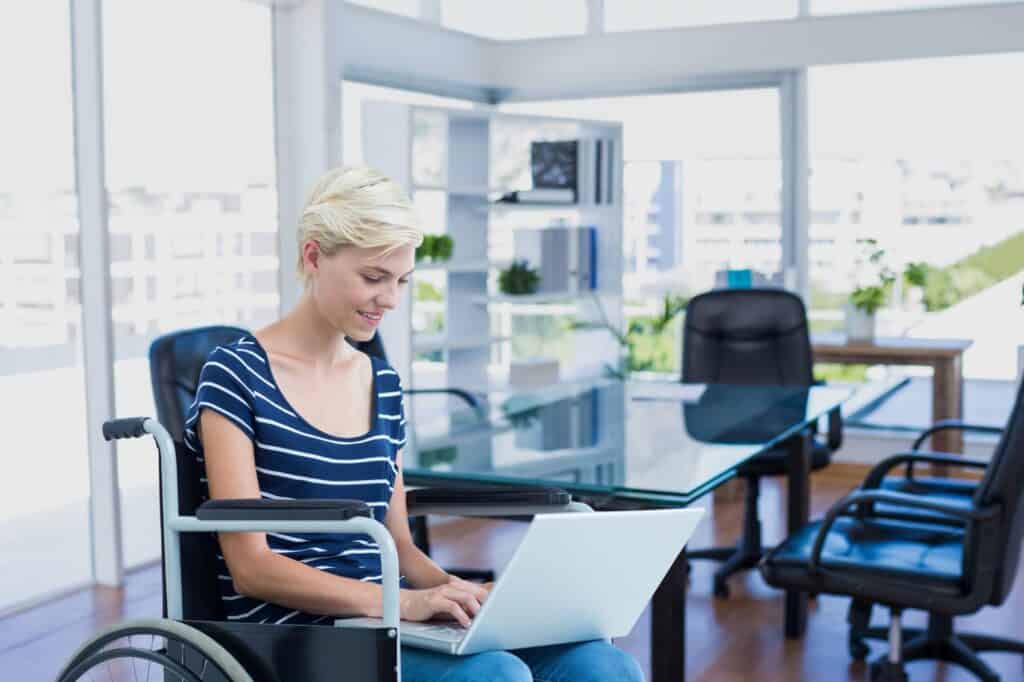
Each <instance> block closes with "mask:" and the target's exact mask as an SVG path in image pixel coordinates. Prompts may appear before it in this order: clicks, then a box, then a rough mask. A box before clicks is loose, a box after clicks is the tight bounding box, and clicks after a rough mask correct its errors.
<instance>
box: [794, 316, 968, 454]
mask: <svg viewBox="0 0 1024 682" xmlns="http://www.w3.org/2000/svg"><path fill="white" fill-rule="evenodd" d="M972 343H974V342H973V341H971V340H969V339H911V338H906V337H876V338H875V339H874V340H873V341H867V342H865V341H858V342H848V341H847V340H846V337H845V336H844V335H843V334H831V333H830V334H812V335H811V347H812V348H813V350H814V361H815V362H837V363H841V364H865V365H925V366H928V367H931V368H932V369H933V370H934V374H933V375H932V421H933V422H935V421H940V420H942V419H962V418H963V381H964V377H963V354H964V351H965V350H967V349H968V348H969V347H970V346H971V344H972ZM963 448H964V440H963V433H962V432H961V431H957V430H950V431H942V432H940V433H937V434H935V436H934V437H933V438H932V449H933V450H938V451H939V452H963Z"/></svg>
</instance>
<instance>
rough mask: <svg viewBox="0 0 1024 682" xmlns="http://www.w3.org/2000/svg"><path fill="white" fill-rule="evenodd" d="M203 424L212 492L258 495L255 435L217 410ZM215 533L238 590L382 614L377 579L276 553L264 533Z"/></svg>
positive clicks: (297, 604) (318, 608)
mask: <svg viewBox="0 0 1024 682" xmlns="http://www.w3.org/2000/svg"><path fill="white" fill-rule="evenodd" d="M199 427H200V429H201V432H200V434H201V435H200V437H201V439H202V442H203V453H204V459H205V464H206V477H207V479H208V481H209V485H210V498H211V499H215V500H219V499H240V498H259V496H260V488H259V483H258V482H257V480H256V464H255V459H254V455H253V446H252V441H250V440H249V439H248V438H247V437H246V435H245V434H244V433H242V431H240V430H239V429H238V427H237V426H235V425H234V424H232V423H231V421H229V420H228V419H227V418H226V417H223V416H222V415H220V414H218V413H217V412H214V411H213V410H203V413H202V415H200V418H199ZM217 538H218V540H219V541H220V547H221V551H222V552H223V554H224V560H225V561H226V562H227V565H228V570H229V571H230V573H231V577H232V579H233V580H234V584H235V590H236V591H237V592H238V593H239V594H244V595H245V596H247V597H252V598H253V599H259V600H261V601H269V602H274V603H275V604H280V605H282V606H287V607H289V608H292V609H299V610H301V611H305V612H307V613H317V614H338V615H341V614H345V615H348V614H351V615H365V616H374V617H379V616H380V615H381V608H382V602H383V597H382V592H381V588H380V586H379V585H375V584H373V583H365V582H361V581H358V580H352V579H348V578H341V577H339V576H335V575H332V574H330V573H327V572H325V571H321V570H318V569H315V568H311V567H309V566H307V565H306V564H303V563H302V562H299V561H295V560H294V559H290V558H288V557H286V556H282V555H280V554H275V553H274V552H272V551H271V550H270V547H269V546H268V545H267V536H266V534H265V533H218V534H217Z"/></svg>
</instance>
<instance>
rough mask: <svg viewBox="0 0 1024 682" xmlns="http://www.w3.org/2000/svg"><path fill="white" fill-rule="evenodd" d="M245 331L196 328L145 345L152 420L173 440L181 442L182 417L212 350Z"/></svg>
mask: <svg viewBox="0 0 1024 682" xmlns="http://www.w3.org/2000/svg"><path fill="white" fill-rule="evenodd" d="M248 333H249V332H248V331H247V330H245V329H242V328H241V327H223V326H216V327H197V328H195V329H183V330H182V331H178V332H172V333H170V334H164V335H163V336H161V337H159V338H157V339H156V340H155V341H153V343H152V344H150V346H149V374H150V381H151V383H152V385H153V402H154V403H155V405H156V418H157V421H159V422H160V423H161V424H163V426H164V428H166V429H167V430H168V431H169V432H170V433H171V438H173V439H174V440H175V441H183V440H184V439H185V434H184V430H185V415H186V414H187V413H188V408H189V407H190V406H191V405H192V401H193V400H195V397H196V388H197V387H198V386H199V372H200V371H201V370H202V369H203V363H205V362H206V357H207V356H208V355H209V354H210V353H211V352H212V351H213V349H214V348H216V347H217V346H220V345H224V344H228V343H231V342H232V341H235V340H237V339H238V338H239V337H241V336H244V335H246V334H248Z"/></svg>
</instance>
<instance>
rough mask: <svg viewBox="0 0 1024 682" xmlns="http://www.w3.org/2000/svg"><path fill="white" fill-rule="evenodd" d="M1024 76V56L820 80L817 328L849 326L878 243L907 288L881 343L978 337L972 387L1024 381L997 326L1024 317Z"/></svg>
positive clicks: (815, 186)
mask: <svg viewBox="0 0 1024 682" xmlns="http://www.w3.org/2000/svg"><path fill="white" fill-rule="evenodd" d="M1022 70H1024V54H1007V55H992V56H979V57H955V58H946V59H931V60H918V61H906V62H896V63H879V64H864V65H848V66H831V67H821V68H816V69H812V70H811V71H810V75H809V85H808V94H809V119H810V121H811V122H812V125H811V126H810V128H809V131H810V149H811V185H810V199H811V208H812V223H811V226H810V244H811V246H810V258H809V260H810V263H811V265H810V272H809V276H810V283H811V299H810V303H811V305H810V314H811V317H812V326H813V327H814V328H816V329H827V328H841V327H842V324H843V313H842V308H843V306H844V305H845V304H846V301H847V298H848V296H849V293H850V292H851V290H852V289H853V287H854V286H855V285H857V284H858V283H860V284H865V283H870V282H867V281H865V277H869V276H870V273H867V272H866V270H867V268H865V267H863V266H860V267H858V264H857V260H858V256H860V255H862V254H863V252H864V250H865V248H872V247H871V245H870V243H868V242H867V240H874V241H875V242H876V246H877V248H878V249H882V250H884V252H885V261H886V262H887V263H888V265H889V267H890V268H891V270H892V271H893V272H894V274H896V275H897V277H896V279H895V281H894V282H893V285H892V286H891V289H890V291H889V292H888V293H889V296H888V300H887V303H886V305H885V307H884V308H883V309H882V310H881V311H880V313H879V333H882V334H906V335H910V336H917V337H940V338H941V337H954V338H970V339H972V340H973V341H974V345H973V346H972V347H971V348H970V349H968V351H967V353H966V354H965V356H964V372H965V374H966V376H967V377H968V378H972V377H974V378H989V379H1012V378H1013V377H1014V376H1015V373H1016V350H1015V349H1016V344H1017V343H1018V339H1017V337H1015V336H1013V335H1012V334H1011V335H1007V334H1005V333H1003V332H1002V331H1000V328H999V326H998V325H992V324H989V323H988V322H989V321H990V320H994V319H999V318H1001V317H1003V316H1006V315H1017V314H1019V312H1020V289H1021V281H1022V277H1024V143H1022V142H1021V137H1020V133H1019V129H1020V121H1021V120H1024V102H1022V101H1021V99H1020V98H1019V97H1018V96H1017V95H1016V92H1015V91H1014V90H1013V89H1012V88H1011V89H1007V88H1006V84H1007V83H1010V82H1014V81H1015V79H1017V78H1018V77H1019V74H1020V73H1021V71H1022ZM822 218H826V219H824V220H823V219H822ZM921 266H923V267H921ZM875 281H877V279H876V280H875Z"/></svg>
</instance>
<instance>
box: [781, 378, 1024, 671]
mask: <svg viewBox="0 0 1024 682" xmlns="http://www.w3.org/2000/svg"><path fill="white" fill-rule="evenodd" d="M910 462H916V463H921V464H929V463H930V464H942V465H947V466H950V467H957V466H968V467H977V466H979V464H978V463H977V462H975V461H972V460H964V459H963V458H960V457H956V456H950V455H944V454H933V453H920V452H917V453H903V454H900V455H896V456H895V457H893V458H891V459H890V460H887V461H886V462H884V463H883V464H882V465H879V467H877V468H876V470H875V471H874V472H872V474H871V475H869V476H868V479H866V480H865V483H864V485H863V486H862V487H861V488H860V489H858V490H855V491H854V492H852V493H850V494H849V495H847V496H846V497H844V498H843V499H842V500H840V501H839V502H837V503H836V504H835V505H833V506H832V508H831V509H830V510H829V511H828V513H827V514H826V515H825V517H824V519H822V520H821V521H817V522H814V523H811V524H808V525H807V526H805V527H804V528H802V529H801V530H799V531H797V532H796V533H794V534H793V535H792V536H790V537H789V538H788V539H787V540H786V541H785V542H784V543H782V544H781V545H780V546H779V547H777V548H776V549H774V550H772V551H771V552H769V553H768V555H767V556H766V557H765V560H764V562H763V563H762V565H761V572H762V574H763V575H764V577H765V580H766V581H767V582H768V583H769V584H771V585H774V586H776V587H780V588H784V589H789V590H792V589H798V590H806V591H812V592H819V593H828V594H837V595H846V596H850V597H852V598H853V599H854V601H855V603H858V604H861V605H867V606H868V611H870V605H871V604H874V603H878V604H883V605H885V606H887V607H888V608H889V610H890V612H891V618H890V624H889V640H890V643H891V644H890V649H889V653H888V657H887V658H886V660H884V661H876V662H875V663H873V664H872V676H873V679H875V680H880V681H882V682H900V681H903V680H906V679H907V678H906V671H905V670H904V666H903V664H904V663H905V662H907V661H913V660H918V659H927V658H935V659H940V660H944V661H949V662H953V663H957V664H959V665H961V666H963V667H965V668H967V669H968V670H970V671H971V672H973V673H974V674H975V675H977V676H978V677H979V678H980V679H982V680H985V681H986V682H994V681H995V680H998V679H999V676H998V675H996V674H995V673H994V672H993V670H992V669H991V668H990V667H989V666H988V665H987V664H986V663H985V662H984V661H983V660H981V658H980V657H978V655H977V652H981V651H1010V652H1018V653H1024V642H1020V641H1013V640H1010V639H1006V638H1001V637H994V636H989V635H975V634H965V633H957V632H954V630H953V618H954V617H955V616H959V615H966V614H970V613H974V612H975V611H978V610H979V609H980V608H982V607H983V606H986V605H991V606H999V605H1001V604H1003V602H1005V601H1006V599H1007V597H1008V596H1009V592H1010V589H1011V588H1012V586H1013V582H1014V579H1015V577H1016V574H1017V570H1018V567H1019V560H1020V554H1021V545H1022V539H1024V486H1022V485H1021V483H1020V482H1021V480H1024V386H1022V387H1021V388H1020V389H1018V393H1017V399H1016V402H1015V403H1014V406H1013V410H1012V412H1011V414H1010V420H1009V423H1008V424H1007V427H1006V429H1005V431H1004V432H1003V434H1002V437H1001V438H1000V441H999V444H998V445H997V447H996V449H995V451H994V453H993V455H992V458H991V460H990V461H989V462H988V464H987V466H985V465H982V466H985V475H984V478H983V479H982V481H981V482H980V483H979V484H977V487H976V490H975V492H974V495H973V496H972V497H971V498H970V500H969V502H968V503H967V504H964V503H963V501H962V500H956V499H954V500H949V499H941V498H939V497H934V496H930V495H928V494H918V493H915V492H913V491H910V492H897V491H894V490H886V489H883V488H881V487H880V485H879V484H880V483H881V482H882V480H883V475H884V471H885V470H887V469H891V468H893V467H894V466H899V465H901V464H907V463H910ZM881 505H885V506H886V510H884V511H883V512H881V513H880V512H879V508H880V507H881ZM893 509H900V510H904V511H905V512H907V513H908V514H920V513H921V512H930V513H931V515H930V516H928V517H925V520H924V521H922V520H919V519H920V517H918V520H908V519H907V518H896V517H894V516H893V515H892V510H893ZM937 520H938V521H940V522H936V521H937ZM953 520H955V522H954V521H953ZM904 609H920V610H923V611H927V612H928V615H929V623H928V627H927V628H926V629H925V630H923V631H916V630H915V631H911V632H910V634H912V635H914V638H913V639H911V640H910V641H909V642H907V643H906V644H902V641H903V638H904V634H905V633H904V631H903V629H902V626H901V623H900V612H901V611H902V610H904ZM855 613H856V611H855ZM861 613H862V615H863V616H864V618H865V621H866V618H867V616H869V615H870V613H869V612H868V613H867V614H864V613H863V612H861ZM865 627H866V622H862V623H854V628H855V630H861V631H862V630H863V629H864V628H865Z"/></svg>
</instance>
